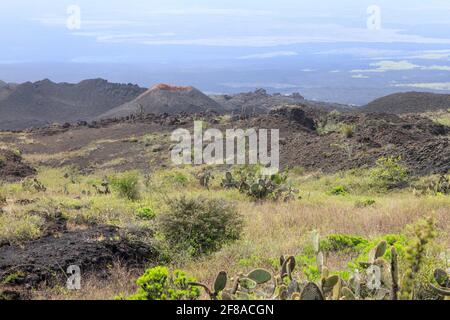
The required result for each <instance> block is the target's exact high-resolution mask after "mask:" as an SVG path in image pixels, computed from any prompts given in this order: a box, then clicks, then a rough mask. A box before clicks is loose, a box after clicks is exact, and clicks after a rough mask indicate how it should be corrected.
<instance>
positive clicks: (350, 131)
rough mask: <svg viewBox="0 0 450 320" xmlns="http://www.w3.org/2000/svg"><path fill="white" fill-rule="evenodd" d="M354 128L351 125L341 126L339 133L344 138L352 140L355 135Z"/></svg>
mask: <svg viewBox="0 0 450 320" xmlns="http://www.w3.org/2000/svg"><path fill="white" fill-rule="evenodd" d="M355 131H356V126H355V125H352V124H345V123H344V124H342V125H341V127H340V132H341V134H342V136H343V137H344V138H347V139H349V138H352V137H353V136H354V134H355Z"/></svg>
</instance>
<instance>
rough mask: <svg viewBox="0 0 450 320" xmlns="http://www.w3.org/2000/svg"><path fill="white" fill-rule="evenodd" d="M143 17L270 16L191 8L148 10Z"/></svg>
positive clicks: (240, 11) (259, 13) (246, 11)
mask: <svg viewBox="0 0 450 320" xmlns="http://www.w3.org/2000/svg"><path fill="white" fill-rule="evenodd" d="M143 13H144V14H145V15H157V16H192V15H205V16H233V17H236V16H238V17H254V16H267V15H272V14H273V11H270V10H245V9H208V8H191V9H179V10H177V9H172V10H150V11H145V12H143Z"/></svg>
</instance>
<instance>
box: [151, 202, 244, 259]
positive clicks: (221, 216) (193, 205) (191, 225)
mask: <svg viewBox="0 0 450 320" xmlns="http://www.w3.org/2000/svg"><path fill="white" fill-rule="evenodd" d="M159 217H160V219H159V224H160V227H161V232H162V234H163V235H164V238H165V239H166V240H167V242H168V243H169V245H170V246H171V247H172V248H176V249H179V250H185V251H187V252H188V253H189V254H190V255H192V256H198V255H202V254H208V253H211V252H215V251H217V250H219V249H220V248H221V247H222V246H223V245H225V244H227V243H230V242H232V241H234V240H237V239H239V237H240V235H241V232H242V226H243V221H242V218H241V216H240V215H239V214H238V212H237V210H236V208H235V207H234V206H233V205H231V204H229V203H228V202H226V201H224V200H216V199H204V198H199V199H188V198H185V197H182V198H179V199H175V200H173V201H171V202H170V203H169V211H168V212H167V213H165V214H161V215H159Z"/></svg>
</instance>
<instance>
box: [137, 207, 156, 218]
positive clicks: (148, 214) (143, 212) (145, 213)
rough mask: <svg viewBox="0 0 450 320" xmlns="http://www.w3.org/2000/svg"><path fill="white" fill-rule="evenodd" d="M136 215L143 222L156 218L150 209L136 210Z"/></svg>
mask: <svg viewBox="0 0 450 320" xmlns="http://www.w3.org/2000/svg"><path fill="white" fill-rule="evenodd" d="M136 215H137V216H138V217H139V218H141V219H143V220H152V219H153V218H155V216H156V214H155V211H154V210H153V209H152V208H150V207H142V208H138V209H137V210H136Z"/></svg>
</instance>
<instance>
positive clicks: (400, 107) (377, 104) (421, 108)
mask: <svg viewBox="0 0 450 320" xmlns="http://www.w3.org/2000/svg"><path fill="white" fill-rule="evenodd" d="M449 108H450V94H437V93H428V92H405V93H394V94H391V95H388V96H385V97H382V98H378V99H376V100H374V101H372V102H371V103H369V104H367V105H366V106H364V107H362V108H361V111H363V112H374V113H394V114H404V113H423V112H429V111H438V110H447V109H449Z"/></svg>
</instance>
